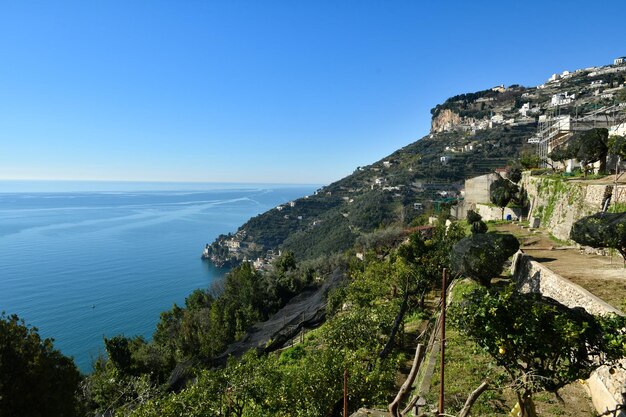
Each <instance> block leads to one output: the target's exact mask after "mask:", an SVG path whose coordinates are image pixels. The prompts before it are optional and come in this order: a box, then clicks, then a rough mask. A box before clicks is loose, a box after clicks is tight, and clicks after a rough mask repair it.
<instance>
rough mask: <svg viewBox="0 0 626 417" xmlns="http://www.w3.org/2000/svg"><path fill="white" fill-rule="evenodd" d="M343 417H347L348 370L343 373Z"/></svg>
mask: <svg viewBox="0 0 626 417" xmlns="http://www.w3.org/2000/svg"><path fill="white" fill-rule="evenodd" d="M343 417H348V370H347V369H345V370H344V371H343Z"/></svg>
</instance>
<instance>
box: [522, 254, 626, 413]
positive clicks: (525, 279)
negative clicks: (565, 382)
mask: <svg viewBox="0 0 626 417" xmlns="http://www.w3.org/2000/svg"><path fill="white" fill-rule="evenodd" d="M511 269H512V273H513V277H514V279H515V281H516V282H517V285H518V287H519V288H520V290H521V291H523V292H536V293H540V294H542V295H544V296H546V297H550V298H552V299H554V300H556V301H558V302H559V303H561V304H563V305H566V306H568V307H583V308H584V309H585V310H587V312H589V313H591V314H594V315H603V314H609V313H615V314H619V315H624V313H622V312H621V311H620V310H618V309H616V308H615V307H613V306H611V305H610V304H607V303H606V302H604V301H602V300H601V299H600V298H598V297H596V296H595V295H593V294H591V293H590V292H589V291H587V290H586V289H584V288H582V287H581V286H579V285H576V284H574V283H573V282H571V281H569V280H568V279H566V278H563V277H562V276H560V275H559V274H557V273H555V272H554V271H552V270H550V269H549V268H546V267H545V266H543V265H541V264H540V263H539V262H537V261H534V260H533V259H532V258H531V257H530V256H528V255H526V254H524V253H523V252H521V251H520V252H518V253H516V254H515V256H514V257H513V264H512V266H511ZM620 365H621V366H620V367H619V368H614V369H610V368H609V367H607V366H601V367H599V368H598V369H597V370H596V371H595V372H594V373H593V374H591V377H590V378H589V379H588V380H587V381H586V382H587V383H586V387H587V389H588V391H589V394H590V396H591V399H592V401H593V405H594V406H595V408H596V410H597V411H598V412H599V413H604V412H606V411H608V410H615V409H616V408H617V407H618V406H619V405H621V404H625V398H624V395H625V394H626V360H622V361H621V362H620ZM609 415H613V414H609ZM616 415H617V416H620V417H626V413H625V412H624V411H620V412H619V413H617V414H616Z"/></svg>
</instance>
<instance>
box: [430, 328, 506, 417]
mask: <svg viewBox="0 0 626 417" xmlns="http://www.w3.org/2000/svg"><path fill="white" fill-rule="evenodd" d="M439 369H440V368H439V364H437V366H436V367H435V373H434V374H433V379H432V381H431V390H430V392H429V394H428V395H427V397H426V399H427V401H428V403H429V404H437V398H438V393H439V384H440V377H439V375H440V371H439ZM501 374H502V369H501V368H500V367H499V366H497V365H496V364H495V363H494V361H493V359H491V357H490V356H489V355H487V354H486V353H485V352H483V351H482V350H481V349H480V348H479V347H478V346H476V344H475V343H473V342H471V341H469V340H468V339H467V338H465V337H464V336H462V335H461V334H460V333H459V332H458V330H456V329H453V328H452V329H448V330H447V332H446V377H445V404H446V406H445V412H446V413H447V414H455V413H458V412H459V411H460V409H461V408H462V407H463V404H464V403H465V400H466V399H467V396H468V395H469V394H470V393H471V392H472V391H474V390H475V389H476V388H477V387H478V386H479V385H480V384H481V383H482V382H483V380H484V379H485V378H488V377H489V378H491V379H492V380H499V379H501V377H500V375H501ZM513 404H514V402H512V403H511V402H510V401H508V399H507V398H506V397H505V396H504V395H503V393H502V391H500V390H493V389H490V390H487V391H486V392H485V393H483V394H482V395H481V396H480V398H479V399H478V401H476V403H475V404H474V407H473V408H472V414H473V415H475V416H486V415H488V416H505V415H506V414H507V412H508V411H509V410H510V409H511V408H512V407H513Z"/></svg>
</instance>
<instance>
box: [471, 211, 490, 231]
mask: <svg viewBox="0 0 626 417" xmlns="http://www.w3.org/2000/svg"><path fill="white" fill-rule="evenodd" d="M467 223H468V224H469V225H470V230H471V231H472V234H477V233H487V230H488V227H487V225H486V224H485V222H484V221H483V218H482V216H481V215H480V214H478V213H476V212H475V211H474V210H468V212H467Z"/></svg>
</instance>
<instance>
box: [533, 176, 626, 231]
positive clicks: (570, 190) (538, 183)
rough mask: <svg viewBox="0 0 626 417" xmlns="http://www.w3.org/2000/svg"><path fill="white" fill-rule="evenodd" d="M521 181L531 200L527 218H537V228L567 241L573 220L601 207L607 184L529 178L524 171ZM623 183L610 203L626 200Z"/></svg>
mask: <svg viewBox="0 0 626 417" xmlns="http://www.w3.org/2000/svg"><path fill="white" fill-rule="evenodd" d="M522 184H523V185H524V188H525V189H526V191H527V192H528V196H529V199H530V202H531V208H530V213H529V218H533V217H536V218H539V219H540V225H541V227H543V228H545V229H547V230H548V231H549V232H550V233H552V234H553V235H554V236H555V237H556V238H558V239H561V240H569V232H570V230H571V228H572V225H573V224H574V222H575V221H576V220H578V219H580V218H581V217H584V216H588V215H590V214H593V213H597V212H598V211H601V210H602V205H603V202H604V199H605V192H606V191H607V187H609V188H611V189H612V185H602V184H586V183H585V182H584V181H565V180H562V179H552V178H542V177H532V176H530V175H528V173H524V177H523V179H522ZM625 188H626V187H625V186H623V185H622V186H620V187H618V190H616V191H614V192H613V197H612V200H611V202H612V203H613V202H618V203H621V204H624V203H626V192H624V191H626V190H624V189H625Z"/></svg>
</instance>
